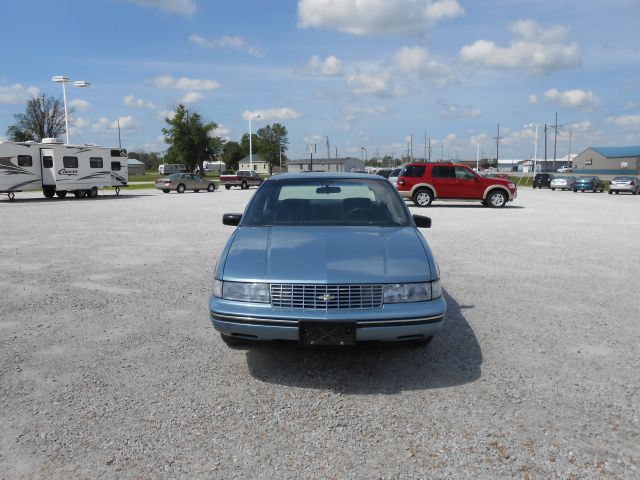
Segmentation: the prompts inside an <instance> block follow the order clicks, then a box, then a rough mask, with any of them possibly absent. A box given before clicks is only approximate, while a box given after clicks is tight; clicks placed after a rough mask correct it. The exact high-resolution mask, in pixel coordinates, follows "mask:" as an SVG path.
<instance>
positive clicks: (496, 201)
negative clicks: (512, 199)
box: [487, 190, 509, 208]
mask: <svg viewBox="0 0 640 480" xmlns="http://www.w3.org/2000/svg"><path fill="white" fill-rule="evenodd" d="M508 200H509V199H508V197H507V194H506V193H504V191H502V190H492V191H490V192H489V196H488V197H487V203H488V204H489V206H490V207H491V208H502V207H504V206H505V205H506V204H507V201H508Z"/></svg>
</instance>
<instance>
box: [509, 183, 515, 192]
mask: <svg viewBox="0 0 640 480" xmlns="http://www.w3.org/2000/svg"><path fill="white" fill-rule="evenodd" d="M507 187H509V188H510V189H511V190H513V189H514V188H516V184H515V183H513V182H509V183H507Z"/></svg>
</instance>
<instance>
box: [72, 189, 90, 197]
mask: <svg viewBox="0 0 640 480" xmlns="http://www.w3.org/2000/svg"><path fill="white" fill-rule="evenodd" d="M73 194H74V195H75V196H76V198H84V197H86V196H87V191H86V190H76V191H75V192H73Z"/></svg>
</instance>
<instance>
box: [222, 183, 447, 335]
mask: <svg viewBox="0 0 640 480" xmlns="http://www.w3.org/2000/svg"><path fill="white" fill-rule="evenodd" d="M223 223H224V224H225V225H233V226H237V227H238V228H236V230H235V231H234V232H233V233H232V235H231V237H230V238H229V240H228V242H227V244H226V246H225V248H224V250H223V252H222V254H221V256H220V259H219V261H218V265H217V267H216V270H215V279H214V287H213V293H212V295H211V298H210V301H209V310H210V315H211V321H212V322H213V326H214V327H215V329H216V330H217V331H219V332H220V334H221V336H222V339H223V340H224V341H225V342H226V343H227V344H229V345H234V344H238V343H249V342H251V341H290V342H296V343H299V344H302V345H354V344H356V343H360V342H375V341H383V342H402V341H406V342H414V343H423V344H424V343H428V342H430V341H431V339H432V338H433V334H434V333H435V332H436V331H437V330H438V329H439V328H440V327H441V326H442V324H443V322H444V318H445V311H446V302H445V300H444V297H443V294H442V287H441V284H440V278H439V269H438V266H437V263H436V261H435V260H434V258H433V255H432V253H431V250H430V248H429V245H428V244H427V241H426V240H425V239H424V237H423V236H422V234H421V233H420V231H419V230H418V228H419V227H423V228H427V227H430V226H431V219H429V218H428V217H423V216H420V215H414V216H412V215H411V214H410V212H409V210H408V208H407V207H406V205H405V203H404V201H403V200H402V199H401V198H400V196H399V195H398V193H397V191H396V190H395V189H394V188H393V186H392V185H391V184H390V183H389V182H388V181H387V180H386V179H385V178H382V177H379V176H372V175H365V174H337V173H336V174H330V173H304V174H284V175H277V176H275V177H272V178H271V179H269V180H267V181H265V182H264V183H263V184H262V186H261V187H260V188H259V189H258V191H257V192H256V193H255V195H254V196H253V198H252V199H251V201H250V202H249V204H248V205H247V207H246V209H245V211H244V214H239V213H231V214H225V215H224V216H223Z"/></svg>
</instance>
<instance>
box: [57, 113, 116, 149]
mask: <svg viewBox="0 0 640 480" xmlns="http://www.w3.org/2000/svg"><path fill="white" fill-rule="evenodd" d="M65 120H66V117H65ZM67 135H69V134H68V133H67ZM67 143H69V140H67ZM118 146H119V147H120V150H122V138H121V137H120V117H118Z"/></svg>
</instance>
